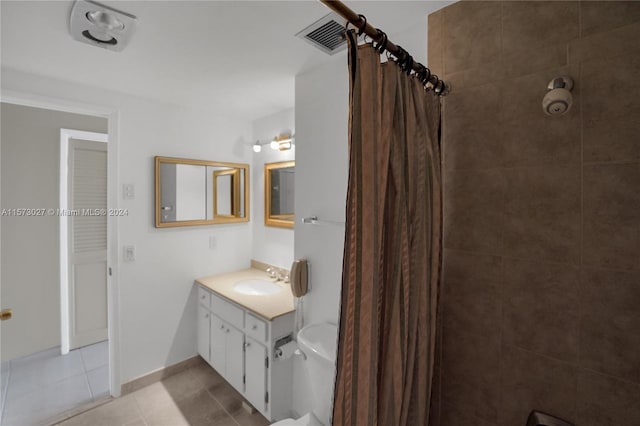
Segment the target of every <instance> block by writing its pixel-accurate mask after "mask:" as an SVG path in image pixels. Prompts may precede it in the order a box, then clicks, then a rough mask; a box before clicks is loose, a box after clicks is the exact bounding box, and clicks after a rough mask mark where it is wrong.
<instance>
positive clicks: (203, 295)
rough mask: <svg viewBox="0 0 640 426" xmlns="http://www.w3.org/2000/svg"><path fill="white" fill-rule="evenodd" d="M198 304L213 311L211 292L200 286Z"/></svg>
mask: <svg viewBox="0 0 640 426" xmlns="http://www.w3.org/2000/svg"><path fill="white" fill-rule="evenodd" d="M198 302H199V303H200V304H201V305H202V306H204V307H205V308H207V309H211V292H210V291H208V290H205V289H204V288H202V287H200V286H198Z"/></svg>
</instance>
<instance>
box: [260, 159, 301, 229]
mask: <svg viewBox="0 0 640 426" xmlns="http://www.w3.org/2000/svg"><path fill="white" fill-rule="evenodd" d="M295 166H296V162H295V161H283V162H279V163H267V164H265V165H264V224H265V225H266V226H278V227H281V228H293V225H294V220H295V214H294V182H295Z"/></svg>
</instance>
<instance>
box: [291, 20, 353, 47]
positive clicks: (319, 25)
mask: <svg viewBox="0 0 640 426" xmlns="http://www.w3.org/2000/svg"><path fill="white" fill-rule="evenodd" d="M345 23H346V21H345V20H344V19H342V18H340V17H339V16H338V15H336V14H335V13H330V14H328V15H327V16H324V17H322V18H320V19H319V20H317V21H316V22H314V23H313V24H311V25H309V26H308V27H307V28H305V29H304V30H302V31H300V32H299V33H298V34H296V37H299V38H301V39H303V40H304V41H306V42H307V43H310V44H312V45H314V46H315V47H317V48H318V49H320V50H322V51H323V52H324V53H328V54H329V55H333V54H334V53H336V52H339V51H341V50H342V49H344V48H345V47H347V41H346V40H345V39H344V38H343V37H342V34H343V33H344V24H345Z"/></svg>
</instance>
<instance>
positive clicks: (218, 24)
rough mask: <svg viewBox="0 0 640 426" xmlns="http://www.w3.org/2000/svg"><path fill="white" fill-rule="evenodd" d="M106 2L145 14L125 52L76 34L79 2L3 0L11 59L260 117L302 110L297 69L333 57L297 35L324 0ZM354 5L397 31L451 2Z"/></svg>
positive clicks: (34, 69) (321, 11) (41, 71)
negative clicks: (72, 19)
mask: <svg viewBox="0 0 640 426" xmlns="http://www.w3.org/2000/svg"><path fill="white" fill-rule="evenodd" d="M102 3H104V4H106V5H108V6H111V7H113V8H116V9H119V10H122V11H124V12H127V13H130V14H133V15H135V16H137V18H138V27H137V29H136V32H135V33H134V34H133V38H132V40H131V42H130V44H129V45H128V46H127V47H126V48H125V49H124V51H122V52H111V51H107V50H104V49H100V48H96V47H93V46H90V45H88V44H84V43H80V42H77V41H75V40H73V39H72V38H71V36H70V34H69V29H68V28H69V16H70V11H71V7H72V5H73V1H56V0H49V1H7V0H2V1H1V2H0V5H1V6H0V7H1V13H2V51H1V64H2V66H3V67H8V68H13V69H17V70H20V71H25V72H29V73H33V74H38V75H44V76H47V77H53V78H57V79H62V80H66V81H71V82H75V83H80V84H85V85H90V86H96V87H100V88H105V89H109V90H115V91H118V92H123V93H128V94H133V95H136V96H141V97H144V98H149V99H154V100H160V101H163V102H170V103H175V104H181V105H192V106H206V107H208V108H213V109H220V110H223V111H225V112H226V113H229V114H233V115H239V116H243V117H245V118H248V119H255V118H258V117H262V116H265V115H268V114H270V113H273V112H277V111H280V110H283V109H286V108H291V107H293V105H294V77H295V75H296V74H298V73H300V72H303V71H304V70H307V69H309V68H311V67H315V66H318V65H322V64H323V63H326V62H328V61H331V60H333V59H332V57H330V56H328V55H327V54H325V53H323V52H321V51H320V50H317V49H316V48H314V47H312V46H311V45H309V44H307V43H305V42H304V41H302V40H300V39H299V38H296V37H294V35H295V34H296V33H297V32H298V31H300V30H301V29H303V28H304V27H306V26H307V25H309V24H311V23H312V22H314V21H316V20H317V19H319V18H321V17H322V16H324V15H326V14H327V13H328V12H329V10H328V9H327V8H326V7H325V6H323V5H322V4H320V3H319V2H317V1H265V0H263V1H102ZM346 3H347V4H348V5H349V6H350V7H351V8H353V9H354V10H356V11H357V12H358V13H362V14H365V15H366V16H367V18H368V20H369V22H370V23H372V24H373V25H375V26H377V27H379V28H382V29H383V30H385V31H386V32H387V33H388V34H390V35H392V34H394V33H397V32H399V31H402V30H403V29H404V28H409V27H412V26H415V25H419V24H421V23H422V24H423V25H426V16H427V15H428V14H429V13H431V12H432V11H434V10H437V9H439V8H441V7H443V6H444V5H446V4H449V3H450V2H439V1H438V2H436V1H406V2H405V1H347V2H346ZM390 38H391V40H393V41H396V40H394V39H393V38H392V37H390ZM401 44H402V43H401ZM344 55H345V53H344V52H342V53H339V54H336V55H335V56H341V57H342V60H344Z"/></svg>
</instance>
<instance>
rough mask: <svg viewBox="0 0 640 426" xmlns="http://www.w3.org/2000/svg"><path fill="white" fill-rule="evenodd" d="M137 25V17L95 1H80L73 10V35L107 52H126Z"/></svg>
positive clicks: (71, 22) (78, 0)
mask: <svg viewBox="0 0 640 426" xmlns="http://www.w3.org/2000/svg"><path fill="white" fill-rule="evenodd" d="M135 26H136V17H135V16H133V15H131V14H129V13H126V12H122V11H120V10H117V9H114V8H112V7H109V6H105V5H103V4H100V3H97V2H94V1H90V0H77V1H76V2H75V4H74V5H73V8H72V9H71V20H70V25H69V30H70V31H71V36H72V37H73V38H74V39H76V40H78V41H81V42H83V43H87V44H90V45H93V46H98V47H102V48H104V49H108V50H114V51H116V52H119V51H121V50H122V49H124V48H125V47H126V45H127V44H128V43H129V40H130V39H131V36H132V35H133V32H134V30H135Z"/></svg>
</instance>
